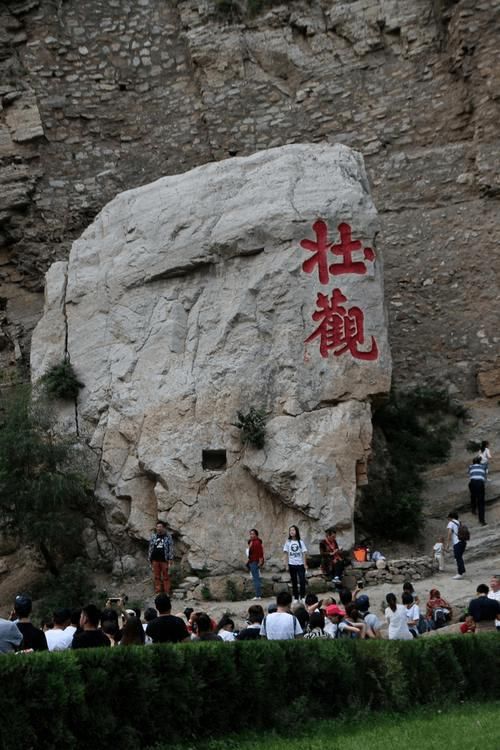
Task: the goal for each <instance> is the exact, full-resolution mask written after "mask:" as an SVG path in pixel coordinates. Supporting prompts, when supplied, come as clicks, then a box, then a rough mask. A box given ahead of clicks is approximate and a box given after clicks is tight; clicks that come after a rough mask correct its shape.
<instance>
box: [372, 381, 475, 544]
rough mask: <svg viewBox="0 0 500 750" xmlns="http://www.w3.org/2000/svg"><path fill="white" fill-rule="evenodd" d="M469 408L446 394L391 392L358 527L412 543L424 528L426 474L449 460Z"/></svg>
mask: <svg viewBox="0 0 500 750" xmlns="http://www.w3.org/2000/svg"><path fill="white" fill-rule="evenodd" d="M465 416H466V410H465V409H464V407H463V406H462V405H461V404H459V403H457V402H455V401H452V400H451V399H450V396H449V394H448V393H447V391H445V390H441V389H431V388H415V389H413V390H411V391H396V390H393V391H392V392H391V395H390V398H389V401H388V402H387V403H385V404H384V405H383V406H382V407H381V408H379V409H378V410H377V411H375V413H374V415H373V426H374V441H373V448H374V450H373V453H374V456H373V461H372V462H371V464H370V465H369V467H368V485H367V486H366V487H363V488H362V490H361V492H360V500H359V503H358V508H357V522H358V523H359V524H360V525H361V526H362V527H363V529H364V530H365V531H366V532H368V533H370V534H373V535H375V536H378V537H380V538H383V539H389V538H390V539H398V540H401V541H412V540H414V539H415V538H416V537H417V536H418V533H419V531H420V529H421V527H422V522H423V518H422V502H423V500H422V490H423V485H424V482H423V477H422V473H423V472H424V471H425V469H426V468H427V467H428V466H430V465H431V464H436V463H442V462H443V461H445V460H446V458H447V457H448V455H449V452H450V447H451V440H452V438H453V436H454V435H455V433H456V431H457V429H458V427H459V424H460V420H461V419H463V418H464V417H465Z"/></svg>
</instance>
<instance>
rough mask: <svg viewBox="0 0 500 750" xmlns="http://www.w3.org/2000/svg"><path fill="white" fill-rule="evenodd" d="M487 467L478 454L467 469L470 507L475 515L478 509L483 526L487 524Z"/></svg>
mask: <svg viewBox="0 0 500 750" xmlns="http://www.w3.org/2000/svg"><path fill="white" fill-rule="evenodd" d="M486 467H487V464H482V463H481V458H480V457H479V456H476V458H475V459H474V460H473V461H472V463H471V465H470V466H469V468H468V470H467V472H468V474H469V480H470V481H469V492H470V509H471V512H472V513H474V515H476V509H477V515H478V519H479V523H480V524H481V526H486V521H485V520H484V498H485V485H486Z"/></svg>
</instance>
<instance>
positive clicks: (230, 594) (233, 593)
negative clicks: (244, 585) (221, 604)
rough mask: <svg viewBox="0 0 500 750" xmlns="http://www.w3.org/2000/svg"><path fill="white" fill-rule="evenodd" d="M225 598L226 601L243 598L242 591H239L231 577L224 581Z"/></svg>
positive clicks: (235, 600)
mask: <svg viewBox="0 0 500 750" xmlns="http://www.w3.org/2000/svg"><path fill="white" fill-rule="evenodd" d="M226 599H227V601H228V602H237V601H239V600H240V599H243V592H242V591H240V589H239V588H238V585H237V584H236V582H235V581H233V579H232V578H228V579H227V581H226Z"/></svg>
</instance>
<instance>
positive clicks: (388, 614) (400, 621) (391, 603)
mask: <svg viewBox="0 0 500 750" xmlns="http://www.w3.org/2000/svg"><path fill="white" fill-rule="evenodd" d="M385 600H386V602H387V604H388V607H387V609H386V610H385V618H386V620H387V622H388V623H389V640H390V641H411V640H412V638H413V636H412V634H411V633H410V630H409V628H408V618H407V616H406V607H405V606H403V605H402V604H398V603H397V599H396V595H395V594H387V596H386V597H385Z"/></svg>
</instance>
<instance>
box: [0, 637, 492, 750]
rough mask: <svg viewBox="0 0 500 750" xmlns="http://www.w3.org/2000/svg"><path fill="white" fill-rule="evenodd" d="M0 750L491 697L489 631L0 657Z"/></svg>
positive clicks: (111, 743) (76, 748) (204, 731)
mask: <svg viewBox="0 0 500 750" xmlns="http://www.w3.org/2000/svg"><path fill="white" fill-rule="evenodd" d="M0 685H1V689H0V747H2V750H11V748H12V750H13V749H14V748H15V749H16V750H19V748H20V747H22V748H23V750H28V749H29V748H36V750H49V749H50V750H53V748H55V747H58V746H59V745H60V744H61V745H62V744H63V743H65V744H66V743H67V747H71V748H72V750H83V749H84V748H85V750H88V748H89V747H92V748H95V750H100V748H103V749H104V748H106V750H109V748H110V747H115V746H116V747H119V748H120V750H137V748H139V747H148V746H151V745H154V744H155V743H158V742H160V741H161V742H172V741H180V740H185V739H188V738H193V739H195V738H197V737H203V736H207V735H221V734H224V733H226V732H230V731H234V730H235V729H245V728H250V729H258V728H271V727H277V728H280V727H286V726H291V725H294V726H297V722H298V721H300V720H302V719H306V718H308V719H316V718H318V719H319V718H328V717H335V716H339V715H340V714H344V713H346V712H349V710H358V709H365V708H369V709H373V710H391V711H403V710H405V709H407V708H411V707H414V706H415V705H418V704H431V703H436V704H443V703H444V702H446V701H450V702H454V703H456V702H457V701H459V700H464V699H466V700H472V699H473V700H481V699H485V700H486V699H488V700H494V699H496V698H500V637H499V636H498V634H497V633H491V634H484V635H476V636H473V637H472V636H470V637H469V636H467V637H464V636H447V637H433V638H421V639H419V640H417V641H414V642H409V643H408V642H396V641H371V642H370V641H365V642H354V641H348V640H346V641H335V642H334V643H332V642H328V641H314V640H313V641H294V642H293V641H292V642H267V641H266V642H262V641H260V642H251V641H249V642H246V643H243V642H242V643H233V644H226V643H205V644H185V645H180V646H169V645H164V646H151V647H131V648H115V649H109V650H108V649H90V650H79V651H73V652H66V653H56V654H48V653H38V654H32V655H29V656H28V655H17V654H12V655H9V656H2V657H0Z"/></svg>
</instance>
